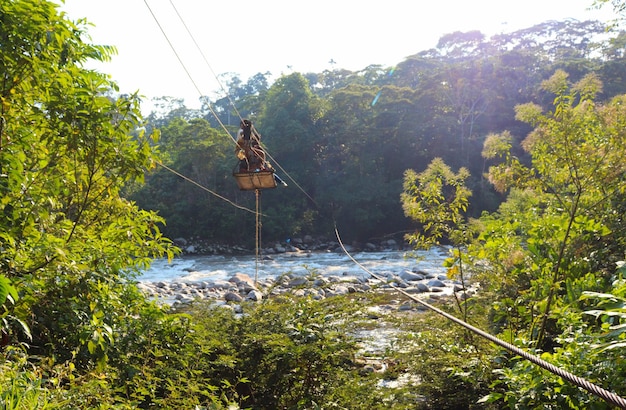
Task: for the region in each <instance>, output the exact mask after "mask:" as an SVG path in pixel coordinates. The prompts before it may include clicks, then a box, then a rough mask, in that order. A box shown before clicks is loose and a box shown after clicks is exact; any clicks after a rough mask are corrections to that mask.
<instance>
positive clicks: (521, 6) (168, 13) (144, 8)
mask: <svg viewBox="0 0 626 410" xmlns="http://www.w3.org/2000/svg"><path fill="white" fill-rule="evenodd" d="M59 1H60V0H59ZM592 2H593V0H517V1H511V0H472V1H468V0H430V1H420V0H412V1H410V0H378V1H367V2H366V1H356V0H314V1H310V2H305V1H294V0H256V1H254V0H145V1H144V0H65V5H63V6H62V7H61V10H63V11H65V12H66V13H67V15H68V17H69V18H70V19H72V20H76V19H78V18H82V17H85V18H86V19H87V20H88V21H89V22H91V23H93V24H94V25H95V27H91V28H90V30H89V33H90V34H91V38H92V42H93V43H96V44H107V45H113V46H116V47H117V49H118V54H117V55H116V56H114V57H113V61H112V62H110V63H107V64H105V65H102V66H98V67H97V68H98V69H99V70H100V71H102V72H105V73H108V74H111V76H112V77H113V79H114V80H115V81H116V82H117V83H118V84H119V85H120V89H121V91H122V92H125V93H126V92H128V93H130V92H135V91H137V90H138V91H139V92H140V94H141V95H144V96H146V98H148V99H149V98H152V97H160V96H171V97H179V98H185V101H186V103H187V106H188V107H190V108H192V107H194V108H195V107H197V104H198V103H197V102H198V97H199V96H200V95H201V94H202V95H210V96H212V97H214V96H215V95H216V93H218V92H219V90H220V85H219V83H218V82H217V80H216V79H215V76H214V74H213V73H215V74H216V75H218V76H219V75H220V74H223V73H235V74H237V75H238V76H239V77H240V78H241V79H242V80H243V81H244V82H245V81H247V79H248V78H249V77H250V76H252V75H254V74H256V73H259V72H262V73H265V72H267V71H269V72H271V73H272V74H273V75H274V77H277V76H279V75H280V74H288V73H290V72H292V71H298V72H303V73H306V72H322V71H323V70H326V69H333V68H345V69H348V70H352V71H355V70H360V69H363V68H365V67H367V66H368V65H371V64H380V65H383V66H385V67H391V66H394V65H395V64H397V63H399V62H401V61H403V60H404V59H405V58H406V57H408V56H410V55H413V54H416V53H418V52H420V51H423V50H427V49H430V48H433V47H434V46H435V45H436V44H437V41H438V40H439V38H440V37H441V36H442V35H444V34H448V33H452V32H454V31H469V30H480V31H482V32H483V33H484V34H486V35H492V34H495V33H500V32H510V31H515V30H518V29H521V28H527V27H531V26H532V25H535V24H538V23H541V22H544V21H547V20H563V19H566V18H575V19H578V20H592V19H598V20H603V21H607V20H609V19H611V18H612V15H611V13H610V12H611V10H610V8H609V7H606V9H603V10H601V11H597V10H589V7H590V6H591V4H592ZM146 3H147V5H146ZM172 4H173V5H174V6H175V8H174V7H173V6H172ZM148 6H149V7H148ZM150 9H151V10H152V12H153V13H154V15H155V16H156V19H157V20H158V22H159V24H160V25H161V27H162V28H163V30H164V31H165V33H166V34H167V36H168V38H169V39H170V41H171V42H172V43H173V45H174V47H175V48H176V52H177V53H178V54H179V56H180V58H181V59H182V60H183V62H184V64H185V67H186V68H187V70H188V71H189V73H190V75H191V78H192V79H193V81H192V80H191V79H190V78H189V76H188V75H187V74H186V73H185V70H184V69H183V67H182V65H181V63H180V62H179V61H178V59H177V57H176V55H175V54H174V52H173V51H172V49H171V47H170V45H169V44H168V42H167V40H166V39H165V36H164V35H163V33H162V32H161V29H160V28H159V25H158V24H157V22H156V21H155V18H154V17H153V16H152V14H151V11H150ZM176 10H178V13H179V14H180V15H181V17H182V19H183V21H184V22H185V24H186V26H187V28H188V29H189V30H190V31H191V33H192V34H193V37H194V38H195V40H196V41H197V43H198V44H199V46H200V49H201V50H202V53H203V54H204V56H205V57H206V59H207V61H208V65H207V63H206V62H205V61H204V59H203V58H202V55H201V54H200V52H199V51H198V49H197V48H196V46H195V45H194V42H193V40H192V39H191V37H189V36H188V34H187V31H186V29H185V26H183V24H182V23H181V21H180V19H179V18H178V16H177V13H176ZM331 60H333V61H334V62H335V64H334V66H333V65H331V64H330V61H331ZM194 84H195V85H194Z"/></svg>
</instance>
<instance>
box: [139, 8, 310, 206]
mask: <svg viewBox="0 0 626 410" xmlns="http://www.w3.org/2000/svg"><path fill="white" fill-rule="evenodd" d="M145 1H146V0H144V2H145ZM169 3H170V5H171V6H172V8H173V9H174V11H175V13H176V15H177V17H178V19H179V20H180V22H181V24H182V25H183V27H185V30H186V31H187V35H188V36H189V38H190V39H191V41H192V42H193V43H194V45H195V47H196V49H197V50H198V52H199V53H200V55H201V56H202V59H203V61H204V63H205V64H206V66H207V67H208V69H209V71H211V74H213V77H214V78H215V80H216V81H217V84H218V85H219V87H220V89H221V90H222V92H223V93H224V95H225V96H226V98H227V99H228V102H229V103H230V105H231V107H232V108H233V110H234V111H235V114H236V115H237V116H238V117H239V120H240V121H243V117H242V116H241V113H240V112H239V110H238V109H237V106H236V105H235V103H234V101H233V100H232V98H231V97H230V94H229V93H228V91H226V89H225V88H224V85H223V84H222V82H221V81H220V79H219V77H218V76H217V74H215V71H214V70H213V68H212V67H211V64H210V63H209V60H208V59H207V58H206V56H205V54H204V52H203V51H202V48H201V47H200V45H199V44H198V42H197V41H196V38H195V36H194V35H193V33H192V32H191V30H190V29H189V26H188V25H187V23H186V22H185V20H184V18H183V16H182V15H181V14H180V13H179V11H178V9H177V8H176V6H175V5H174V2H173V1H172V0H170V2H169ZM152 16H153V17H154V18H155V20H156V17H155V16H154V14H152ZM157 24H158V22H157ZM159 27H161V26H160V25H159ZM161 32H163V35H164V36H165V37H166V38H167V35H166V34H165V32H164V30H163V29H161ZM168 43H169V44H170V47H172V50H174V54H176V56H177V57H178V53H176V50H175V49H174V46H173V45H172V43H171V42H170V41H169V40H168ZM178 61H179V62H180V63H181V64H183V62H182V60H181V59H180V57H179V58H178ZM183 67H184V64H183ZM185 72H186V73H187V75H188V76H189V77H190V78H191V75H190V73H189V71H187V69H185ZM191 81H192V83H194V85H195V82H194V81H193V79H191ZM196 90H198V92H199V93H200V90H199V89H198V87H197V86H196ZM208 107H209V110H210V111H211V113H212V114H213V116H214V117H215V119H216V120H217V121H218V122H219V123H220V125H221V126H222V128H224V130H225V131H226V132H227V133H228V135H229V136H230V137H231V139H232V140H233V141H234V142H235V144H236V143H237V141H236V139H235V138H233V137H232V135H230V133H229V132H228V129H227V128H226V127H225V126H224V124H223V123H222V122H221V120H220V119H219V116H218V115H217V114H216V113H215V111H213V109H212V107H211V104H210V103H208ZM252 133H253V135H254V136H255V137H256V140H257V142H258V143H259V145H261V147H262V148H263V151H264V152H265V154H266V155H267V156H268V157H269V158H270V159H271V160H272V162H273V163H274V164H275V165H276V166H277V167H278V169H280V170H281V171H282V172H283V173H284V174H285V175H286V176H287V178H289V180H290V181H291V182H293V184H294V185H295V186H297V187H298V189H300V191H302V193H304V194H305V195H306V196H307V197H308V198H309V199H310V200H311V201H312V202H313V203H314V204H315V205H316V206H317V204H316V203H315V200H314V199H313V198H312V197H311V196H310V195H309V194H308V193H307V192H306V191H305V190H304V189H303V188H302V186H300V184H298V182H296V181H295V180H294V179H293V178H292V177H291V175H289V173H288V172H287V171H286V170H285V169H284V168H283V167H282V166H281V165H280V164H279V163H278V161H276V160H275V159H274V158H273V157H272V156H271V155H270V154H269V151H268V150H267V147H266V146H265V144H262V143H261V139H260V138H259V133H258V132H257V130H256V128H255V127H254V125H253V126H252ZM317 207H318V208H319V206H317Z"/></svg>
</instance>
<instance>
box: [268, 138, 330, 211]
mask: <svg viewBox="0 0 626 410" xmlns="http://www.w3.org/2000/svg"><path fill="white" fill-rule="evenodd" d="M263 150H264V151H265V154H266V155H267V156H268V157H269V159H271V160H272V163H273V164H275V165H276V167H277V168H278V169H280V170H281V171H282V172H283V173H284V174H285V175H286V176H287V178H289V180H290V181H291V182H293V184H294V185H295V186H297V187H298V189H299V190H300V191H302V193H303V194H304V195H306V196H307V198H309V199H310V200H311V202H313V205H315V206H316V207H317V208H318V209H320V207H319V206H318V205H317V203H316V202H315V199H313V198H312V197H311V195H309V194H308V193H307V192H306V191H305V190H304V188H302V186H300V184H298V183H297V182H296V180H295V179H293V177H292V176H291V175H289V173H288V172H287V171H285V169H284V168H283V167H282V166H281V165H280V164H279V163H278V161H276V160H275V159H274V157H272V156H271V155H270V153H269V152H268V151H267V150H266V149H265V147H264V146H263Z"/></svg>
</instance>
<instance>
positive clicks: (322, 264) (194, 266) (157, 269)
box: [138, 248, 449, 282]
mask: <svg viewBox="0 0 626 410" xmlns="http://www.w3.org/2000/svg"><path fill="white" fill-rule="evenodd" d="M448 256H449V253H448V250H447V249H446V248H433V249H431V250H429V251H416V252H407V251H385V252H357V253H354V254H352V257H353V258H354V259H355V260H356V261H357V262H358V263H359V264H360V265H362V266H364V267H365V268H366V269H367V270H369V271H370V272H373V273H375V274H377V275H381V276H386V275H387V274H389V273H394V274H399V273H401V272H403V271H404V270H412V271H424V272H428V273H434V274H445V270H446V269H445V268H444V267H443V261H444V260H445V258H446V257H448ZM359 264H356V263H355V262H354V261H353V260H351V259H350V258H349V257H348V256H347V255H346V254H345V253H337V252H311V253H307V252H289V253H282V254H276V255H270V256H269V257H268V258H264V260H260V261H258V262H257V260H256V258H255V256H254V255H237V256H232V255H228V256H223V255H206V256H182V257H177V258H175V259H173V260H172V261H171V262H168V261H167V260H166V259H158V260H156V261H154V262H153V264H152V266H151V267H150V269H148V270H147V271H145V272H144V273H143V274H142V275H141V276H139V278H138V280H139V281H141V282H216V281H221V280H228V279H230V278H231V277H232V276H233V275H234V274H236V273H243V274H247V275H249V276H250V277H251V278H255V277H256V278H258V279H259V280H263V279H268V278H277V277H279V276H281V275H284V274H290V275H293V276H305V275H309V274H312V273H317V274H321V275H324V276H333V275H334V276H347V275H349V276H356V277H362V278H367V277H369V276H370V275H369V273H367V272H366V271H365V270H364V269H362V268H361V267H360V266H359Z"/></svg>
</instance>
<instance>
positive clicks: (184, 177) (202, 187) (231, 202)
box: [156, 161, 258, 214]
mask: <svg viewBox="0 0 626 410" xmlns="http://www.w3.org/2000/svg"><path fill="white" fill-rule="evenodd" d="M156 163H157V164H158V165H160V166H162V167H163V168H165V169H166V170H168V171H169V172H171V173H173V174H175V175H178V176H179V177H181V178H182V179H184V180H185V181H188V182H191V183H192V184H194V185H195V186H197V187H200V188H201V189H203V190H205V191H207V192H208V193H210V194H212V195H215V196H216V197H218V198H219V199H221V200H224V201H226V202H228V203H229V204H231V205H232V206H234V207H235V208H239V209H241V210H244V211H246V212H251V213H254V214H256V213H258V210H257V211H253V210H252V209H250V208H246V207H245V206H241V205H239V204H236V203H234V202H233V201H231V200H230V199H228V198H226V197H223V196H222V195H220V194H218V193H217V192H214V191H211V190H210V189H209V188H207V187H205V186H203V185H200V184H199V183H197V182H196V181H194V180H193V179H191V178H189V177H186V176H185V175H183V174H181V173H180V172H178V171H175V170H173V169H172V168H170V167H168V166H167V165H165V164H163V163H162V162H160V161H156Z"/></svg>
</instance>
